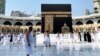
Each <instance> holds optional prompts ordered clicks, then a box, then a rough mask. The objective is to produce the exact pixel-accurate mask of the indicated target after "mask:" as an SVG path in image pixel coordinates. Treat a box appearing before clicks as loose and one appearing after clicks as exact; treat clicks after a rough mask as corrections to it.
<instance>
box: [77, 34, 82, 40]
mask: <svg viewBox="0 0 100 56" xmlns="http://www.w3.org/2000/svg"><path fill="white" fill-rule="evenodd" d="M78 35H79V39H80V41H82V39H81V33H80V32H78Z"/></svg>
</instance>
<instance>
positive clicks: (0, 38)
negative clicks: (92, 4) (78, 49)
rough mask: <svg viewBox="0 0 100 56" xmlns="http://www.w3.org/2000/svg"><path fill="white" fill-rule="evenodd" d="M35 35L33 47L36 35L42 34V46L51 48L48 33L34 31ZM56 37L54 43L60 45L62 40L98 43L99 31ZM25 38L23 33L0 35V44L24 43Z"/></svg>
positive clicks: (59, 34) (58, 34)
mask: <svg viewBox="0 0 100 56" xmlns="http://www.w3.org/2000/svg"><path fill="white" fill-rule="evenodd" d="M34 33H35V34H33V37H34V38H33V43H34V46H35V47H36V38H37V36H36V35H39V34H43V35H44V41H43V44H45V46H46V47H48V46H51V43H50V41H51V39H50V38H51V37H50V33H49V32H48V31H46V32H45V33H40V32H36V31H34ZM55 35H56V41H55V42H56V43H61V42H63V39H67V40H66V42H67V43H80V42H99V41H100V31H97V32H87V31H85V32H71V33H66V34H63V33H57V34H55ZM25 37H26V35H25V34H24V33H19V34H14V33H13V34H11V33H8V34H3V33H1V34H0V42H2V43H3V44H7V43H13V44H16V43H22V44H23V43H25Z"/></svg>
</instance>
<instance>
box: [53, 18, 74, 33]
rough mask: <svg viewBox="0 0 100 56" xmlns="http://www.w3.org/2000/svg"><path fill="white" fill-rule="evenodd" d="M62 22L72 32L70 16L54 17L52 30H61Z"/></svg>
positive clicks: (55, 31)
mask: <svg viewBox="0 0 100 56" xmlns="http://www.w3.org/2000/svg"><path fill="white" fill-rule="evenodd" d="M64 23H66V24H67V26H68V27H69V31H70V32H72V19H71V17H54V19H53V32H54V33H57V32H61V28H62V27H63V25H64Z"/></svg>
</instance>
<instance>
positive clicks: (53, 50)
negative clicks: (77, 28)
mask: <svg viewBox="0 0 100 56" xmlns="http://www.w3.org/2000/svg"><path fill="white" fill-rule="evenodd" d="M0 56H26V52H25V48H24V46H23V45H21V44H14V45H12V44H7V45H6V46H4V45H3V44H0ZM32 56H100V43H74V44H66V45H60V46H56V45H52V46H51V47H44V46H43V45H41V46H40V45H39V46H37V48H34V47H33V55H32Z"/></svg>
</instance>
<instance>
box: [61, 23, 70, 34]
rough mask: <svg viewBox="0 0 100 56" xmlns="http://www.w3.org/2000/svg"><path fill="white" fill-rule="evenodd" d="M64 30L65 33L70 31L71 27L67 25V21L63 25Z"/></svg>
mask: <svg viewBox="0 0 100 56" xmlns="http://www.w3.org/2000/svg"><path fill="white" fill-rule="evenodd" d="M62 32H63V33H68V32H69V27H68V26H67V25H66V23H64V25H63V27H62Z"/></svg>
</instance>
